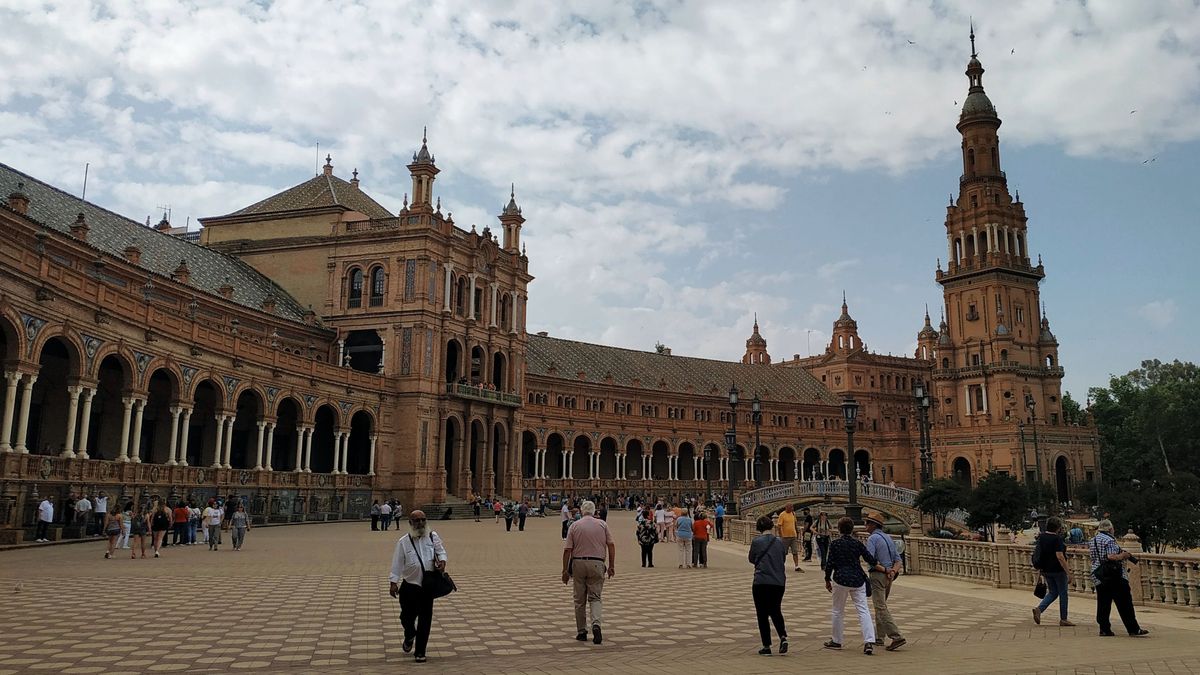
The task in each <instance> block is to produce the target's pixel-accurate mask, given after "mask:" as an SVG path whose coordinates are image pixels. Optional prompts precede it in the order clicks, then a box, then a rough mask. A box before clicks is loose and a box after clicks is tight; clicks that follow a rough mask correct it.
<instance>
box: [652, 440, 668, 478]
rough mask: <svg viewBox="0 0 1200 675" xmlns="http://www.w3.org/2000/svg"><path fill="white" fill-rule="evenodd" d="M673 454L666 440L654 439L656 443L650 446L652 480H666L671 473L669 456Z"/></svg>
mask: <svg viewBox="0 0 1200 675" xmlns="http://www.w3.org/2000/svg"><path fill="white" fill-rule="evenodd" d="M670 456H671V446H670V444H669V443H667V442H666V441H662V440H659V441H654V445H652V446H650V479H651V480H666V479H667V476H670V475H671V469H670V462H671V460H670V459H669V457H670Z"/></svg>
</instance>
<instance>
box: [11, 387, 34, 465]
mask: <svg viewBox="0 0 1200 675" xmlns="http://www.w3.org/2000/svg"><path fill="white" fill-rule="evenodd" d="M37 378H38V376H37V375H29V376H27V377H26V379H25V381H24V384H23V385H22V387H21V412H20V414H19V415H18V416H17V442H16V445H15V446H14V447H13V452H19V453H22V454H28V453H29V448H26V447H25V434H26V433H27V432H28V431H29V404H30V403H32V401H33V383H34V382H37Z"/></svg>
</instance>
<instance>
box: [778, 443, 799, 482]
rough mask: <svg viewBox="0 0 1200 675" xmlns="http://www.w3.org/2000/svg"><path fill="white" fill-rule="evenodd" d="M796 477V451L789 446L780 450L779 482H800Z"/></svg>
mask: <svg viewBox="0 0 1200 675" xmlns="http://www.w3.org/2000/svg"><path fill="white" fill-rule="evenodd" d="M798 479H799V477H798V476H797V475H796V450H795V449H794V448H792V447H789V446H786V445H785V446H783V447H782V448H780V449H779V480H781V481H794V480H798Z"/></svg>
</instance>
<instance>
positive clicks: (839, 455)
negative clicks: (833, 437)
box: [826, 448, 846, 480]
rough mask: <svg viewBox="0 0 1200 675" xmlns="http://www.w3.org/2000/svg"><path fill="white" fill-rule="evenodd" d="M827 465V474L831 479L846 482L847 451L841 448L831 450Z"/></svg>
mask: <svg viewBox="0 0 1200 675" xmlns="http://www.w3.org/2000/svg"><path fill="white" fill-rule="evenodd" d="M827 464H828V466H827V467H826V473H827V474H828V477H829V478H840V479H842V480H846V451H844V450H842V449H841V448H834V449H832V450H830V451H829V460H828V463H827Z"/></svg>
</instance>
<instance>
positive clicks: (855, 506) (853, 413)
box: [842, 396, 862, 523]
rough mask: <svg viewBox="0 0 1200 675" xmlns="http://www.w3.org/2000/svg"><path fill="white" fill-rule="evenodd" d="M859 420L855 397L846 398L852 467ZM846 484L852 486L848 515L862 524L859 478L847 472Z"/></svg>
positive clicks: (848, 451) (848, 455)
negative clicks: (855, 426) (856, 426)
mask: <svg viewBox="0 0 1200 675" xmlns="http://www.w3.org/2000/svg"><path fill="white" fill-rule="evenodd" d="M857 418H858V401H855V400H854V397H853V396H846V398H845V399H844V400H843V401H842V420H843V422H845V424H846V448H847V453H848V454H847V457H849V458H850V463H851V465H854V464H855V460H854V424H855V420H856V419H857ZM846 482H847V483H849V484H850V486H849V487H850V502H849V503H848V504H846V515H847V516H848V517H849V518H850V519H851V520H853V521H854V522H855V523H861V522H862V504H859V503H858V480H857V477H855V476H851V475H850V472H849V471H847V472H846Z"/></svg>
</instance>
